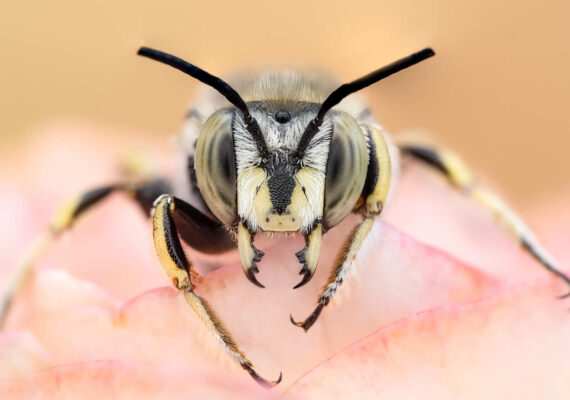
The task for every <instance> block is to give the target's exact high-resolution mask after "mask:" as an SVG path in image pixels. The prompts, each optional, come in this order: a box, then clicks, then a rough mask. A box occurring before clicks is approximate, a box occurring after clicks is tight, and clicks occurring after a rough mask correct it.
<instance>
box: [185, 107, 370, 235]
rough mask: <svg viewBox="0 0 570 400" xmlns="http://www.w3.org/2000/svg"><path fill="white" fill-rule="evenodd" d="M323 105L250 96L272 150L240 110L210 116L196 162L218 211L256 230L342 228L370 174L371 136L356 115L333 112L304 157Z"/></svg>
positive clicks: (201, 181)
mask: <svg viewBox="0 0 570 400" xmlns="http://www.w3.org/2000/svg"><path fill="white" fill-rule="evenodd" d="M319 106H320V104H317V103H300V102H294V103H289V104H287V102H279V101H265V102H261V101H257V102H249V103H248V108H249V109H250V110H251V113H252V115H253V116H254V117H255V119H256V120H257V121H258V123H259V127H260V129H261V132H262V133H263V137H264V139H265V141H266V143H267V148H268V153H267V154H266V155H265V156H262V155H261V154H260V153H259V151H258V149H257V147H256V145H255V140H254V138H253V137H252V135H251V134H250V133H249V132H248V130H247V129H246V126H245V122H244V121H243V118H242V117H241V114H240V113H239V112H238V111H237V110H232V109H225V110H221V111H218V112H217V113H215V114H213V115H212V116H211V117H210V118H209V119H208V120H207V121H206V123H205V124H204V125H203V127H202V130H201V132H200V135H199V138H198V143H197V147H196V158H195V160H196V161H195V167H196V172H197V178H198V185H199V187H200V191H201V192H202V195H203V196H204V200H205V201H206V203H207V204H208V206H209V207H210V209H211V210H212V212H213V213H214V214H215V215H216V217H218V218H219V219H220V220H222V221H223V222H225V223H226V224H227V225H230V226H231V225H233V224H234V223H235V221H236V219H239V220H240V221H242V222H244V223H246V225H247V226H248V227H249V229H251V230H252V231H258V230H263V231H268V232H296V231H303V232H308V231H310V229H311V228H312V227H313V226H314V225H315V223H317V222H320V221H322V220H325V223H326V225H327V226H329V227H330V226H334V225H336V224H337V223H339V222H340V221H341V220H342V219H343V218H344V217H345V216H346V215H347V214H348V213H350V211H351V210H352V209H353V207H354V204H355V203H356V202H357V200H358V198H359V196H360V194H361V192H362V188H363V185H364V179H365V177H366V167H367V148H366V142H365V140H364V134H363V133H362V130H361V129H360V126H359V124H358V122H357V121H356V120H355V119H354V118H353V117H352V116H350V115H349V114H347V113H344V112H331V113H330V115H329V116H328V117H327V119H326V120H325V122H324V123H323V125H322V126H321V128H320V130H319V132H318V133H317V134H316V135H315V136H314V137H313V138H312V140H311V142H310V143H309V146H308V147H307V149H306V151H305V152H304V154H302V156H299V154H298V152H297V151H296V150H297V147H298V145H299V141H300V139H301V137H302V135H303V133H304V132H305V130H306V128H307V125H308V124H309V123H310V121H311V120H312V119H313V118H314V117H315V115H316V114H317V111H318V108H319ZM333 137H334V140H333V141H331V139H332V138H333Z"/></svg>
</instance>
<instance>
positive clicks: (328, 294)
mask: <svg viewBox="0 0 570 400" xmlns="http://www.w3.org/2000/svg"><path fill="white" fill-rule="evenodd" d="M368 130H369V131H370V132H371V133H372V140H373V142H374V147H375V153H376V158H377V165H378V170H377V171H376V174H377V179H376V184H375V186H374V188H373V190H372V192H371V193H370V194H369V195H368V196H367V197H366V199H364V218H363V219H362V221H361V222H360V223H359V224H358V225H357V226H356V227H355V228H354V229H353V230H352V232H351V233H350V235H349V236H348V238H347V239H346V241H345V242H344V245H343V247H342V249H341V252H340V253H339V256H338V259H337V261H336V263H335V265H334V267H333V269H332V271H331V274H330V276H329V279H328V282H327V284H326V285H325V286H324V287H323V291H322V292H321V295H320V296H319V299H318V300H317V307H316V308H315V310H314V311H313V313H312V314H311V315H310V316H309V317H308V318H307V319H305V320H304V321H303V322H296V321H295V320H294V319H293V317H291V322H292V323H293V324H294V325H296V326H298V327H300V328H303V329H304V330H305V332H306V331H307V330H309V328H310V327H311V326H313V324H314V323H315V322H316V320H317V318H318V317H319V315H320V314H321V312H322V310H323V308H324V307H325V306H326V305H328V304H329V302H330V300H331V299H332V298H333V297H334V296H335V295H336V293H337V291H338V289H339V287H340V285H341V284H342V282H343V281H344V280H345V279H346V278H347V277H349V276H350V274H351V273H352V272H353V270H354V260H355V259H356V256H357V255H358V251H359V250H360V248H361V246H362V243H364V240H365V239H366V237H367V236H368V234H369V233H370V231H371V230H372V226H373V225H374V217H376V216H377V215H380V213H381V212H382V209H383V208H384V204H385V203H386V198H387V196H388V190H389V188H390V180H391V175H390V173H391V164H390V163H391V160H390V153H389V151H388V144H387V143H386V141H385V139H384V136H383V135H382V133H381V132H380V131H379V130H377V129H376V128H374V127H368ZM369 173H370V172H369Z"/></svg>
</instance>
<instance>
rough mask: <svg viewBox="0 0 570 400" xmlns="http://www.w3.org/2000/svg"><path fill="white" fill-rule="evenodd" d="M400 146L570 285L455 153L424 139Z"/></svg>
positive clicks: (526, 230)
mask: <svg viewBox="0 0 570 400" xmlns="http://www.w3.org/2000/svg"><path fill="white" fill-rule="evenodd" d="M399 147H400V150H401V151H402V153H403V154H408V155H411V156H413V157H414V158H415V159H417V160H420V161H422V162H424V163H426V164H427V165H429V166H431V167H433V168H434V169H436V170H438V171H439V172H441V173H442V174H443V175H444V176H445V177H446V178H447V179H448V181H449V182H450V183H451V184H452V185H453V187H455V188H457V189H458V190H459V191H461V192H463V193H464V194H465V195H467V196H469V197H471V198H472V199H474V200H476V201H477V202H479V203H480V204H482V205H483V206H484V207H485V208H487V209H488V210H489V211H491V212H492V213H493V214H494V215H495V218H496V219H497V221H498V222H499V223H500V225H501V226H502V227H503V228H504V229H506V231H507V233H509V234H510V236H511V237H512V238H513V239H514V240H516V241H517V242H519V244H520V245H521V247H522V248H523V249H524V250H525V251H527V252H528V253H529V254H530V255H531V256H532V257H534V258H535V259H536V260H537V261H538V262H539V263H540V264H542V265H543V266H544V268H546V269H547V270H548V271H550V272H551V273H553V274H554V275H556V276H557V277H559V278H560V279H562V280H563V281H564V282H566V284H568V285H569V286H570V277H568V276H567V275H566V274H564V273H563V272H562V271H561V270H560V269H559V267H558V266H557V265H556V261H555V260H554V258H553V257H552V256H550V254H549V253H548V252H547V251H546V249H545V248H544V247H542V245H541V244H540V243H539V242H538V240H537V239H536V237H535V236H534V234H533V233H532V231H531V230H530V229H529V228H528V226H527V225H526V224H525V223H524V221H523V220H522V219H521V218H520V217H519V216H518V215H517V214H516V213H515V212H514V211H513V210H512V209H511V208H510V207H509V206H508V205H507V204H506V203H505V202H504V201H503V200H502V199H501V198H499V197H498V196H497V195H496V194H494V193H492V192H490V191H489V190H487V189H485V188H482V187H480V186H478V185H477V184H476V182H475V180H474V179H473V177H472V175H471V173H470V171H469V169H468V168H467V166H466V165H465V164H464V163H463V161H462V160H461V159H460V158H459V157H458V156H457V155H455V154H454V153H452V152H450V151H448V150H446V149H441V148H435V147H431V146H429V145H426V144H423V143H410V142H402V143H400V144H399ZM569 296H570V293H567V294H565V295H563V296H561V298H565V297H569Z"/></svg>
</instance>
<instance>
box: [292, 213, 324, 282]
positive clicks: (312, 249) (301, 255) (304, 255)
mask: <svg viewBox="0 0 570 400" xmlns="http://www.w3.org/2000/svg"><path fill="white" fill-rule="evenodd" d="M305 241H306V246H305V247H304V248H303V250H301V251H299V252H297V253H296V254H295V255H296V256H297V259H298V260H299V262H300V263H301V264H303V268H301V271H300V272H299V275H303V279H302V280H301V282H299V283H298V284H297V285H295V286H294V287H293V289H298V288H300V287H301V286H303V285H304V284H306V283H307V282H309V281H310V280H311V278H312V277H313V275H314V274H315V270H316V269H317V264H318V263H319V255H320V253H321V244H322V243H323V225H322V224H317V225H315V227H314V228H313V230H312V231H311V232H310V233H309V234H308V235H307V236H306V237H305Z"/></svg>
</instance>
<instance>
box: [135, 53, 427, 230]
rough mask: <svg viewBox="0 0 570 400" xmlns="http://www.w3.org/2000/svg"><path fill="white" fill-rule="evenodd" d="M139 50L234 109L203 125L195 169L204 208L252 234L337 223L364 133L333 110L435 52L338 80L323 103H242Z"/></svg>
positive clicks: (201, 76) (359, 166) (357, 181)
mask: <svg viewBox="0 0 570 400" xmlns="http://www.w3.org/2000/svg"><path fill="white" fill-rule="evenodd" d="M138 54H139V55H142V56H145V57H149V58H151V59H154V60H157V61H160V62H162V63H165V64H168V65H170V66H172V67H174V68H176V69H179V70H181V71H183V72H185V73H187V74H188V75H191V76H192V77H194V78H196V79H198V80H200V81H202V82H204V83H206V84H207V85H209V86H212V87H213V88H214V89H216V90H217V91H218V92H219V93H220V94H222V95H223V96H224V97H225V98H226V99H227V100H228V101H230V103H232V104H233V105H234V107H232V108H226V109H221V110H218V111H217V112H215V113H214V114H212V115H211V116H210V117H209V118H208V119H207V120H206V122H205V123H204V125H203V126H202V128H201V132H200V134H199V136H198V141H197V144H196V154H195V168H196V176H197V180H198V186H199V188H200V192H201V194H202V196H203V198H204V200H205V202H206V204H207V205H208V207H209V208H210V210H211V211H212V212H213V213H214V215H216V217H218V218H219V219H220V220H221V221H222V222H224V223H225V224H226V225H228V226H235V224H236V223H237V222H238V221H241V222H243V223H244V224H245V225H246V226H247V227H248V228H249V229H250V231H253V232H256V231H258V230H264V231H271V232H279V231H282V232H296V231H303V232H308V231H310V230H311V229H312V227H313V226H314V225H315V223H317V222H321V221H323V222H324V223H325V227H332V226H334V225H336V224H337V223H338V222H340V221H341V220H342V219H343V218H344V217H345V216H346V215H347V214H348V213H349V212H350V211H351V210H352V209H353V208H354V206H355V204H356V203H357V201H358V198H359V196H360V195H361V192H362V188H363V186H364V183H365V179H366V174H367V158H368V151H367V147H366V141H365V134H364V133H363V132H362V130H361V128H360V126H359V124H358V122H357V121H356V120H355V119H354V118H353V117H352V116H351V115H350V114H348V113H345V112H341V111H335V110H331V109H332V108H333V107H334V106H335V105H337V104H338V103H339V102H340V101H341V100H342V99H343V98H344V97H346V96H348V95H349V94H351V93H354V92H355V91H358V90H361V89H363V88H365V87H367V86H369V85H371V84H373V83H375V82H377V81H379V80H380V79H383V78H385V77H387V76H389V75H391V74H393V73H395V72H397V71H400V70H401V69H404V68H407V67H409V66H411V65H414V64H416V63H418V62H420V61H422V60H424V59H426V58H428V57H431V56H432V55H434V53H433V51H432V50H431V49H424V50H422V51H420V52H417V53H414V54H412V55H410V56H408V57H406V58H403V59H401V60H398V61H396V62H394V63H392V64H389V65H387V66H385V67H383V68H380V69H378V70H376V71H374V72H372V73H370V74H368V75H366V76H364V77H362V78H360V79H357V80H355V81H353V82H350V83H347V84H344V85H342V86H340V87H339V88H338V89H336V90H335V91H333V92H332V93H331V94H330V95H329V96H328V97H327V98H326V100H325V101H324V102H323V103H321V104H317V103H309V102H302V101H286V100H283V101H281V100H280V99H276V100H273V101H252V102H248V103H246V102H245V101H244V100H243V99H242V98H241V96H240V95H239V94H238V93H237V92H236V91H235V90H234V89H233V88H232V87H231V86H229V85H228V84H227V83H226V82H224V81H223V80H221V79H220V78H217V77H215V76H213V75H211V74H209V73H207V72H205V71H204V70H202V69H200V68H198V67H196V66H194V65H192V64H190V63H188V62H186V61H184V60H182V59H180V58H178V57H175V56H172V55H170V54H167V53H163V52H160V51H158V50H153V49H149V48H146V47H142V48H141V49H140V50H139V52H138Z"/></svg>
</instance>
